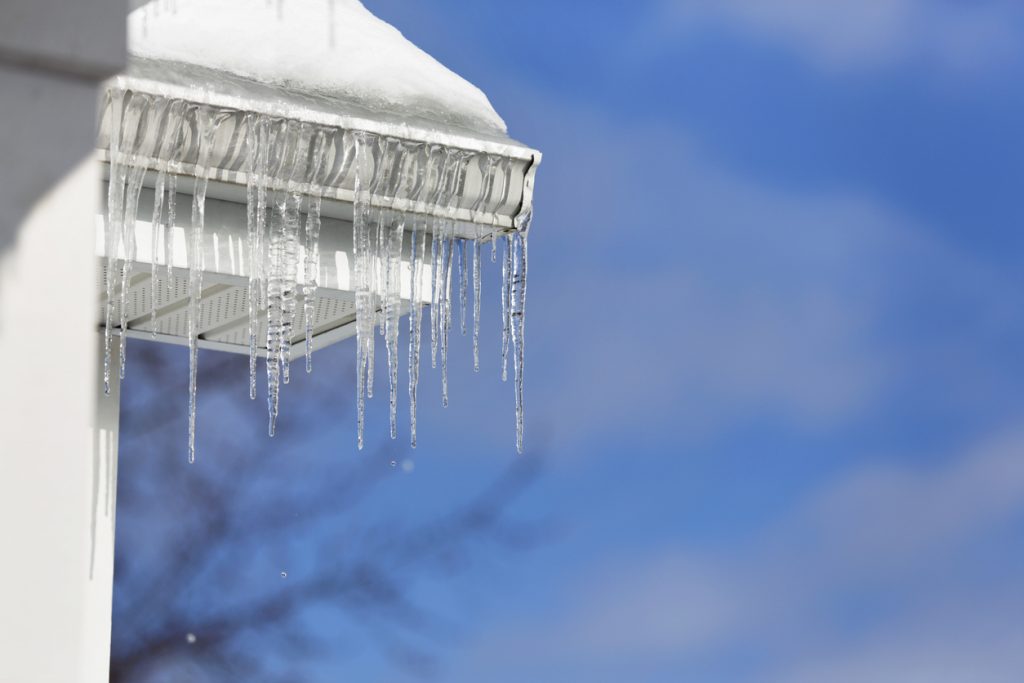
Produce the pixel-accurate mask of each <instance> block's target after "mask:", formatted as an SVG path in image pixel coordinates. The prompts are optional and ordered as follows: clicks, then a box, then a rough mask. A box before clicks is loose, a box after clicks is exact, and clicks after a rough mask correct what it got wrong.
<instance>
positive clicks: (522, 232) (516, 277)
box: [509, 215, 530, 453]
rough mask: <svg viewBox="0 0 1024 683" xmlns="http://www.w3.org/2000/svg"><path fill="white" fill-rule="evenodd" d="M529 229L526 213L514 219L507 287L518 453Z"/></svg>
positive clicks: (521, 427)
mask: <svg viewBox="0 0 1024 683" xmlns="http://www.w3.org/2000/svg"><path fill="white" fill-rule="evenodd" d="M529 229H530V217H529V215H527V216H526V217H524V218H522V219H520V220H517V232H516V233H515V235H513V237H512V246H513V252H514V256H513V261H514V263H513V275H512V283H511V287H510V290H509V295H510V298H511V299H512V302H511V306H510V317H511V319H512V320H511V326H512V345H513V347H514V349H515V353H514V355H513V358H512V361H513V364H514V366H515V395H516V451H517V452H519V453H522V452H523V426H524V411H523V376H524V374H525V370H526V337H525V332H526V269H527V252H526V244H527V241H526V237H527V233H528V232H529Z"/></svg>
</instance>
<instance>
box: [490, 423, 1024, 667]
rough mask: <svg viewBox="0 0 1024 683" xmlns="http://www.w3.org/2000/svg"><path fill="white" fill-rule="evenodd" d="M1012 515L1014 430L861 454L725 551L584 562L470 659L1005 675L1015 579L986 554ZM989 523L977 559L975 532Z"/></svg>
mask: <svg viewBox="0 0 1024 683" xmlns="http://www.w3.org/2000/svg"><path fill="white" fill-rule="evenodd" d="M1022 517H1024V432H1020V431H1019V430H1015V431H1011V432H1009V433H1007V434H1005V435H1004V436H1002V437H1000V438H996V439H991V440H983V441H981V442H979V443H976V444H973V445H971V446H969V447H966V448H964V449H963V450H962V451H959V452H957V453H956V454H955V455H954V456H953V457H950V458H948V459H947V460H946V462H945V463H944V464H942V465H938V466H933V467H903V468H899V467H896V466H894V465H891V464H874V465H865V466H862V467H861V468H860V469H857V470H855V471H852V472H849V473H847V474H845V475H840V476H838V477H837V478H836V479H835V480H834V482H833V484H832V485H831V486H826V487H825V488H824V489H823V490H822V491H821V492H820V493H817V494H814V495H812V496H810V497H809V498H807V499H806V500H804V501H802V502H801V503H799V504H798V505H797V506H796V508H795V511H794V513H793V514H792V515H791V516H789V517H787V518H785V519H783V520H781V521H777V522H775V523H772V524H770V525H768V526H767V527H766V528H765V529H763V530H761V531H760V532H758V533H757V534H756V535H755V536H753V537H751V538H750V539H748V540H747V541H746V542H740V543H738V544H734V545H731V546H730V547H729V550H728V551H721V550H720V551H717V552H710V551H706V550H705V551H698V550H693V549H686V548H684V547H682V546H680V547H677V548H676V549H674V550H668V551H663V552H661V553H655V554H653V555H647V556H639V557H635V556H634V557H631V558H630V559H629V560H620V561H619V562H618V563H617V564H616V565H615V566H613V567H608V566H602V567H598V568H596V569H595V570H594V571H593V573H592V574H591V575H590V576H589V577H585V578H583V579H582V580H581V581H579V582H578V583H577V590H576V591H575V592H574V593H572V594H571V596H570V598H569V600H568V601H567V606H566V607H565V608H564V609H563V610H562V612H561V613H560V615H557V616H555V617H554V618H551V617H550V616H546V617H545V619H544V621H543V623H527V624H523V623H520V624H518V625H517V626H516V627H515V628H514V629H512V630H509V631H505V632H500V633H494V634H493V636H492V637H493V638H495V640H494V641H491V640H487V641H484V642H482V643H481V644H480V646H481V649H480V650H478V652H477V653H476V655H477V657H479V658H480V659H479V661H486V662H488V666H493V667H496V668H499V669H502V670H505V669H504V668H503V667H510V669H509V671H510V672H511V673H510V674H509V675H510V677H511V678H510V680H514V679H515V675H516V672H517V671H518V672H521V671H522V669H519V668H517V666H518V665H517V663H516V662H514V661H513V660H514V659H515V657H516V656H518V654H520V653H524V652H527V653H530V659H531V664H530V665H529V666H531V667H534V668H532V669H530V671H554V670H558V667H559V666H560V665H561V664H562V663H565V662H577V663H580V662H589V663H591V664H592V665H593V666H595V667H596V668H607V669H608V670H609V671H612V670H616V669H617V668H619V669H620V670H621V669H622V668H628V666H630V665H637V664H639V663H641V662H649V661H661V662H668V664H666V666H669V667H681V666H685V665H686V663H687V662H693V661H700V660H702V659H703V660H705V661H706V660H707V659H709V658H713V657H716V656H717V657H724V658H728V657H729V654H728V653H729V652H735V651H736V650H740V651H752V650H757V651H761V652H763V653H765V663H764V669H763V670H761V671H760V675H759V679H760V680H777V681H780V682H787V683H788V682H794V683H796V682H802V681H816V680H818V681H820V680H828V681H837V682H838V681H844V682H845V681H865V680H870V681H900V682H901V683H905V682H907V681H959V680H985V681H1002V680H1011V678H1010V677H1011V674H1013V673H1014V672H1017V671H1019V670H1020V669H1019V666H1020V663H1021V661H1022V659H1021V658H1022V656H1024V655H1021V654H1020V653H1021V652H1022V650H1021V646H1022V645H1024V628H1022V627H1021V625H1020V620H1019V612H1020V609H1021V607H1024V581H1022V580H1021V579H1020V577H1019V576H1018V575H1017V573H1016V572H1013V571H1007V572H1003V573H999V572H995V573H994V574H993V572H991V571H990V563H991V561H992V558H993V557H995V558H997V559H998V560H1000V561H1006V560H1007V559H1008V558H1010V557H1011V556H1013V554H1014V550H1013V548H1012V545H1011V547H1007V546H1006V545H1005V544H1006V543H1007V542H1009V543H1011V544H1013V543H1015V541H1014V539H1015V534H1014V533H1013V532H1012V531H1009V530H1008V529H1009V527H1007V526H1006V525H1007V524H1013V523H1014V522H1015V521H1020V520H1021V518H1022ZM1000 530H1002V531H1000ZM993 533H994V534H995V536H994V537H993V539H994V540H991V542H990V544H989V546H988V551H987V552H989V555H988V556H986V555H984V554H983V553H984V552H986V551H985V550H984V544H981V545H980V546H979V541H978V539H981V538H985V537H986V535H991V534H993ZM993 549H994V550H993ZM990 576H994V577H995V578H994V579H993V578H986V577H990ZM888 595H899V596H900V603H897V604H894V605H891V606H887V607H883V606H881V605H880V604H879V605H877V606H876V609H877V610H878V611H879V613H880V614H881V616H880V617H879V618H878V620H877V621H876V622H875V625H874V626H873V627H872V628H870V629H866V633H865V634H863V635H862V636H859V637H858V636H854V635H851V633H850V632H849V631H848V630H847V625H848V622H849V620H850V618H851V617H850V616H849V614H847V611H848V610H850V609H851V608H853V607H854V605H856V604H857V603H859V602H862V601H865V600H869V601H870V599H871V596H874V597H875V599H877V596H888ZM883 602H884V599H883ZM868 604H869V605H870V604H871V603H870V602H868ZM868 609H869V610H870V608H868ZM854 610H855V608H854ZM889 610H891V611H889ZM855 611H856V610H855ZM853 618H854V619H855V617H853ZM497 643H500V647H499V646H498V645H497ZM492 645H494V647H492ZM502 653H506V654H502ZM506 657H507V660H506V659H505V658H506ZM577 666H580V667H582V665H580V664H577ZM972 667H973V670H974V671H976V672H977V675H975V676H969V675H966V674H968V673H970V672H971V671H972ZM577 670H578V669H577ZM673 670H674V669H673Z"/></svg>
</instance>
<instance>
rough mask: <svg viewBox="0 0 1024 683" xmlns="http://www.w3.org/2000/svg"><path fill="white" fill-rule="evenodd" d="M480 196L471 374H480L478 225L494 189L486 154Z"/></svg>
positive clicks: (491, 163)
mask: <svg viewBox="0 0 1024 683" xmlns="http://www.w3.org/2000/svg"><path fill="white" fill-rule="evenodd" d="M482 162H483V163H482V166H481V169H480V170H481V175H480V178H481V181H480V194H479V195H478V196H477V200H476V203H475V204H474V205H473V209H472V213H473V218H474V220H476V222H477V228H476V237H475V238H474V239H473V372H480V292H481V289H482V283H481V281H480V239H481V236H480V227H479V226H480V223H482V222H483V221H484V219H485V215H484V213H483V209H485V208H486V200H487V199H488V198H490V196H491V192H492V190H493V188H494V173H493V170H494V159H493V158H492V157H491V155H489V154H487V155H485V156H484V157H483V158H482Z"/></svg>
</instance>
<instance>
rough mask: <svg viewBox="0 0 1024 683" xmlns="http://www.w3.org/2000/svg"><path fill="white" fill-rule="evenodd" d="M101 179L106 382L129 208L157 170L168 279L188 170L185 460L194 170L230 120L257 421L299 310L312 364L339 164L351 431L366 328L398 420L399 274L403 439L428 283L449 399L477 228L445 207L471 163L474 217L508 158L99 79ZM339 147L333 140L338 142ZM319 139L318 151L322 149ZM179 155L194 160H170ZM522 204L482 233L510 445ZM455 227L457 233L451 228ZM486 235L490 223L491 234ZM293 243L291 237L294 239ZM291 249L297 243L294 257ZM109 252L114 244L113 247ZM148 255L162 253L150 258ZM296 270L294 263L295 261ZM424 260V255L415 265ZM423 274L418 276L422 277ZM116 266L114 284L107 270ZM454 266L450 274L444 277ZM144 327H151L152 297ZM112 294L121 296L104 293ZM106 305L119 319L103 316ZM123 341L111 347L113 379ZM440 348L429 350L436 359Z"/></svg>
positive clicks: (203, 164)
mask: <svg viewBox="0 0 1024 683" xmlns="http://www.w3.org/2000/svg"><path fill="white" fill-rule="evenodd" d="M109 120H110V128H109V130H110V148H109V156H110V182H109V186H108V198H107V201H108V213H107V223H106V254H107V270H106V272H107V278H106V282H105V285H106V302H107V303H106V307H105V316H106V318H105V327H104V383H105V386H106V389H107V390H108V391H109V387H110V380H111V372H112V368H111V365H112V362H111V359H112V354H111V341H112V334H113V333H114V330H115V328H117V329H119V330H120V331H121V333H122V339H123V340H124V338H125V335H124V331H125V330H126V329H127V324H128V320H127V310H128V306H127V303H128V301H127V296H128V290H129V280H130V278H131V274H132V269H133V265H134V261H135V259H136V255H137V253H136V244H135V222H136V216H137V210H138V200H139V194H140V191H141V188H142V183H143V179H144V176H145V174H146V171H147V170H148V169H150V168H152V169H154V170H155V171H156V172H157V176H156V182H155V189H154V202H153V215H152V231H153V232H152V254H150V255H149V260H150V264H151V265H150V268H151V269H152V272H151V278H152V282H156V278H157V274H158V268H160V267H163V268H164V269H165V272H166V277H167V278H168V281H172V279H173V278H174V277H176V275H175V273H174V270H173V268H172V254H173V244H172V240H173V230H172V228H173V227H174V225H175V213H176V206H175V200H176V197H177V180H178V176H179V175H191V176H193V177H194V178H195V190H194V192H193V203H192V220H191V227H190V229H189V230H188V231H187V233H186V234H187V240H186V242H187V244H186V254H187V265H188V309H187V310H188V346H189V399H188V415H189V417H188V421H189V437H188V452H189V461H190V462H194V460H195V423H196V386H197V361H198V348H199V347H198V343H199V332H200V329H199V325H200V320H199V318H200V307H201V302H202V291H203V269H204V264H203V239H204V238H203V230H204V222H205V203H206V191H207V185H208V182H209V180H210V178H211V176H212V175H213V173H214V166H213V165H212V164H211V154H212V153H213V149H214V144H215V140H216V139H217V133H218V128H219V127H220V126H221V125H222V124H224V123H225V122H227V121H229V120H230V121H234V122H235V123H236V125H235V128H234V130H233V131H232V132H231V134H232V135H233V136H236V137H237V138H238V140H237V142H239V143H241V142H242V141H244V144H237V145H235V147H236V148H237V149H239V150H241V151H240V152H239V154H238V156H239V158H238V159H237V160H236V165H237V166H238V167H239V168H240V170H241V171H244V174H245V179H246V182H247V223H248V225H247V229H248V230H247V241H246V248H247V252H248V260H249V264H250V268H249V282H248V316H249V326H248V329H249V374H250V377H249V394H250V398H253V399H255V398H256V385H257V381H256V378H257V358H258V356H259V355H263V354H261V352H260V351H261V348H260V347H261V343H262V344H264V345H265V346H264V348H265V358H266V378H267V404H268V411H269V432H270V435H271V436H273V434H274V429H275V424H276V420H277V416H278V402H279V396H280V387H281V384H282V383H285V384H287V383H288V381H289V375H290V365H289V361H290V358H291V351H292V349H291V344H292V339H293V338H294V337H295V336H296V333H295V330H294V328H295V325H296V320H297V310H298V307H299V306H300V305H301V306H302V310H303V313H304V319H305V321H306V324H305V345H306V348H305V351H306V359H305V360H306V371H307V372H310V371H311V369H312V358H311V354H312V344H313V330H314V327H315V315H316V310H317V308H316V297H317V277H318V273H319V248H318V243H319V234H320V210H321V203H322V195H323V192H324V188H326V187H330V186H331V183H333V182H337V180H338V179H339V178H345V177H349V176H351V177H352V178H353V179H354V180H353V184H354V195H353V196H354V208H353V221H352V224H353V238H354V239H353V243H354V280H353V282H354V289H355V305H356V345H357V359H356V368H357V382H356V384H357V387H356V392H357V410H358V445H359V448H362V447H363V429H364V423H365V405H366V404H365V402H366V399H367V398H372V397H373V385H374V344H375V340H374V337H375V331H376V330H377V329H379V330H380V333H381V334H382V335H383V337H384V343H385V347H386V352H387V364H388V368H387V369H388V389H389V404H390V427H391V438H396V437H397V434H398V424H397V405H398V393H399V375H398V369H399V348H398V335H399V323H400V315H401V312H402V310H401V309H402V301H401V298H400V283H401V281H402V279H403V269H405V272H404V274H405V277H406V278H408V279H409V280H411V282H412V292H411V297H410V300H411V306H410V308H411V310H410V311H409V349H408V365H409V372H408V376H409V382H408V394H409V401H410V429H411V443H412V446H413V447H415V446H416V401H417V386H418V382H419V368H420V340H421V337H422V332H421V330H422V323H423V309H422V304H421V303H420V302H422V301H425V300H427V296H428V294H429V301H430V311H429V324H430V358H431V365H432V366H433V367H436V366H437V364H438V362H440V365H441V380H442V402H443V404H444V405H445V406H447V404H448V377H447V373H448V339H449V333H450V331H451V328H452V324H453V311H452V308H453V296H452V293H453V289H457V290H458V302H459V308H460V316H459V318H460V327H461V331H462V334H466V333H467V302H468V301H469V295H468V291H467V290H468V289H469V286H470V282H471V283H472V290H473V299H472V302H473V305H472V322H471V325H472V339H473V366H474V369H475V370H479V367H480V351H479V333H480V297H481V277H480V274H481V247H482V243H483V242H484V239H482V238H481V234H480V233H478V239H466V238H463V237H459V236H458V235H457V231H456V221H455V211H456V208H457V206H458V203H459V198H460V197H463V195H464V190H465V182H466V177H467V174H466V171H467V169H468V168H469V166H470V164H478V168H479V170H480V173H481V176H480V177H481V178H482V181H481V183H480V185H481V187H480V188H479V190H478V192H479V195H478V198H477V199H476V200H475V202H474V204H473V206H472V213H473V214H474V216H477V215H479V216H482V215H484V213H485V212H486V211H488V210H489V209H492V208H493V207H494V206H498V205H502V204H504V203H505V202H506V201H507V200H508V198H509V187H510V184H511V173H512V169H511V160H509V159H507V158H504V157H500V156H494V155H489V154H481V153H476V152H469V151H466V150H460V149H456V148H450V147H444V146H441V145H429V144H425V143H417V142H411V141H408V140H399V139H396V138H389V137H383V136H378V135H375V134H371V133H367V132H362V131H344V130H339V129H334V128H325V127H320V126H316V125H313V124H309V123H305V122H299V121H294V120H289V119H284V118H273V117H268V116H264V115H260V114H252V113H242V112H237V111H231V110H225V109H218V108H213V107H209V106H206V105H197V104H194V103H189V102H186V101H183V100H169V99H166V98H160V97H155V96H150V95H146V94H138V93H132V92H128V91H121V90H112V91H111V92H110V115H109ZM339 150H342V151H341V152H339ZM328 152H330V153H328ZM186 157H189V159H190V160H192V161H194V164H188V163H184V159H185V158H186ZM530 220H531V214H530V212H529V211H525V212H523V213H521V214H520V216H519V217H517V219H516V220H515V229H514V230H512V231H510V232H508V233H506V234H504V235H498V236H493V237H491V236H489V237H488V239H490V241H491V249H490V252H491V260H492V261H495V260H496V259H497V253H498V241H502V242H503V243H504V254H503V260H502V286H501V302H502V311H503V313H502V350H501V357H502V370H501V374H502V379H503V380H505V379H507V377H508V366H509V364H510V363H509V357H510V356H511V365H512V368H513V369H512V371H513V376H514V385H515V406H516V418H515V419H516V448H517V450H518V451H520V452H521V451H522V448H523V371H524V367H523V366H524V324H525V308H526V269H527V233H528V230H529V225H530ZM463 234H464V233H463ZM492 234H493V233H492ZM406 239H408V240H409V247H410V251H411V259H410V260H409V262H403V260H402V253H403V243H404V242H405V240H406ZM300 245H301V246H300ZM300 253H301V254H304V258H302V259H301V260H302V262H301V263H300ZM119 254H121V255H123V258H119ZM158 264H160V265H158ZM300 269H301V270H302V272H303V274H304V276H303V277H302V278H301V284H300V277H299V272H300ZM425 269H429V276H428V273H427V272H425ZM427 277H429V282H430V291H429V292H424V291H421V290H422V284H421V283H423V282H424V280H425V279H426V278H427ZM118 280H119V281H120V292H119V294H120V297H119V299H115V296H117V294H118V292H117V284H118V283H117V281H118ZM453 280H454V283H453ZM151 298H152V299H153V311H152V329H153V335H154V336H155V335H156V320H157V311H156V301H155V300H156V297H155V296H154V297H151ZM261 302H263V303H264V305H265V308H266V316H267V328H266V329H267V332H266V338H265V339H262V340H261V339H257V333H258V330H259V328H260V315H261V310H260V309H261V306H260V303H261ZM118 304H119V305H118ZM115 308H119V309H120V320H119V321H115V320H114V319H113V318H114V311H115ZM124 351H125V350H124V349H123V348H122V352H121V355H120V369H119V373H120V377H121V378H122V379H123V378H124V370H125V352H124ZM438 357H440V358H438Z"/></svg>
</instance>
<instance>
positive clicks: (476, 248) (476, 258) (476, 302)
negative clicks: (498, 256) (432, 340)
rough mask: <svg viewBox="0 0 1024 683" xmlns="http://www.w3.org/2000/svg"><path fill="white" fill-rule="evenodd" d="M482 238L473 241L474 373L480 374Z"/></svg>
mask: <svg viewBox="0 0 1024 683" xmlns="http://www.w3.org/2000/svg"><path fill="white" fill-rule="evenodd" d="M481 289H482V285H481V283H480V238H479V237H477V239H475V240H473V372H480V290H481Z"/></svg>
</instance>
